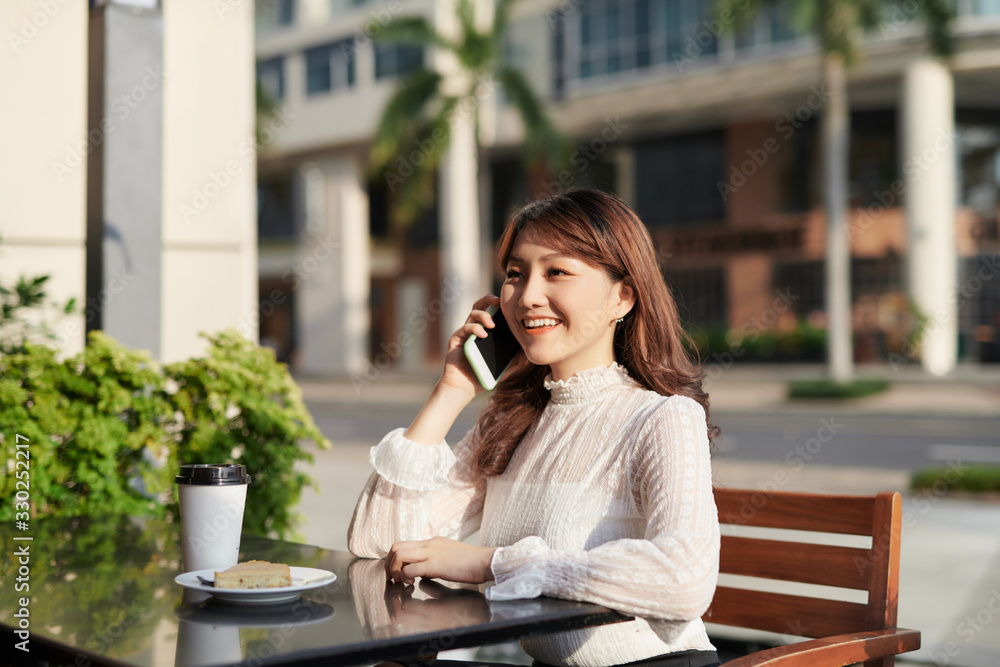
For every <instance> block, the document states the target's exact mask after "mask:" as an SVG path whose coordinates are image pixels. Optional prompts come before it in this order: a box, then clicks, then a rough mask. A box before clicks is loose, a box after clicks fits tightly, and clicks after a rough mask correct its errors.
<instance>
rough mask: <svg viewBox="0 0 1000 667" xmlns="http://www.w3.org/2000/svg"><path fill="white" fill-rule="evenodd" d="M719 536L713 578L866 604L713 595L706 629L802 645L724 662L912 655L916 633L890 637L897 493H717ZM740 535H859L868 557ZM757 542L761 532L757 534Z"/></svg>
mask: <svg viewBox="0 0 1000 667" xmlns="http://www.w3.org/2000/svg"><path fill="white" fill-rule="evenodd" d="M715 501H716V504H717V505H718V508H719V522H720V523H721V524H723V525H727V524H728V525H730V526H734V527H735V528H733V529H731V530H726V529H725V528H724V529H723V537H722V552H721V556H720V572H722V573H727V574H734V575H746V576H750V577H760V578H764V579H770V580H780V581H786V582H802V583H807V584H823V585H826V586H837V587H841V588H848V589H855V590H861V591H867V594H868V597H867V600H868V601H867V604H862V603H857V602H843V601H838V600H830V599H826V598H822V597H809V596H805V595H790V594H787V593H777V592H761V591H756V590H747V589H743V588H735V587H730V586H722V585H721V584H720V586H719V588H718V589H717V590H716V593H715V598H714V600H713V602H712V606H711V607H710V608H709V610H708V612H707V613H706V614H705V616H704V617H703V618H704V620H705V621H706V622H708V623H717V624H720V625H726V626H735V627H740V628H750V629H754V630H766V631H769V632H777V633H782V634H784V635H794V636H797V637H805V638H809V640H808V641H802V642H798V643H794V644H789V645H787V646H779V647H777V648H771V649H767V650H764V651H758V652H756V653H752V654H750V655H747V656H744V657H742V658H738V659H736V660H732V661H729V662H726V663H725V664H726V665H727V666H728V667H750V666H751V665H753V666H754V667H757V666H761V665H768V666H770V665H775V666H777V665H783V666H788V665H823V666H826V665H850V664H853V663H858V662H864V664H865V666H866V667H891V666H892V665H893V664H894V661H895V658H894V656H895V655H898V654H900V653H906V652H908V651H914V650H916V649H918V648H920V633H919V632H918V631H916V630H905V629H900V628H897V627H896V606H897V603H898V594H899V548H900V547H899V537H900V530H901V527H902V510H901V508H900V504H901V500H900V496H899V494H898V493H895V492H883V493H879V494H878V495H876V496H837V495H819V494H809V493H789V492H766V491H754V490H735V489H716V491H715ZM744 526H756V527H762V528H780V529H786V530H796V531H810V532H822V533H837V534H841V535H865V536H870V537H871V538H872V541H871V547H870V548H858V547H852V546H827V545H818V544H812V543H806V542H802V541H795V537H797V536H793V537H792V538H790V539H788V540H783V539H782V540H775V539H761V538H759V537H751V536H746V533H750V532H751V531H749V530H741V528H742V527H744ZM757 532H760V531H757Z"/></svg>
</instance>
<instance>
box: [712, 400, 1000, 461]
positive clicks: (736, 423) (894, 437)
mask: <svg viewBox="0 0 1000 667" xmlns="http://www.w3.org/2000/svg"><path fill="white" fill-rule="evenodd" d="M715 421H716V423H718V425H719V426H720V427H721V428H722V437H721V438H720V439H719V441H718V453H717V456H718V457H719V458H720V459H741V460H748V461H773V462H780V461H786V460H804V461H805V462H808V463H810V464H816V465H849V466H859V467H868V468H891V469H902V470H916V469H918V468H924V467H929V466H941V465H947V464H948V463H950V462H961V463H963V464H967V463H994V464H1000V417H985V416H982V417H973V416H965V417H944V416H933V417H920V416H899V415H872V414H857V413H855V414H852V413H849V412H846V413H845V412H826V413H822V412H816V413H808V414H806V413H796V414H787V413H784V414H782V413H764V414H725V413H722V414H719V415H716V416H715Z"/></svg>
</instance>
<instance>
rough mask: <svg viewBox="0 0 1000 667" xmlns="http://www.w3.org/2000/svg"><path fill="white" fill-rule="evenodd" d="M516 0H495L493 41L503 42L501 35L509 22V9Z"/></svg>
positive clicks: (504, 32) (505, 30)
mask: <svg viewBox="0 0 1000 667" xmlns="http://www.w3.org/2000/svg"><path fill="white" fill-rule="evenodd" d="M515 2H518V0H497V3H496V7H495V8H494V10H493V41H495V42H497V43H498V44H502V43H503V36H504V34H506V32H507V26H508V25H509V24H510V10H511V9H512V8H513V6H514V3H515Z"/></svg>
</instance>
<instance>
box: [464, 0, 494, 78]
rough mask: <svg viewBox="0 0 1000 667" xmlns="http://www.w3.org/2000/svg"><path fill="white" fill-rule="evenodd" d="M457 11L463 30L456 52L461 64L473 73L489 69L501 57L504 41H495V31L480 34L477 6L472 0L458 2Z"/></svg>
mask: <svg viewBox="0 0 1000 667" xmlns="http://www.w3.org/2000/svg"><path fill="white" fill-rule="evenodd" d="M456 11H457V13H458V18H459V24H460V26H461V30H462V34H461V37H460V38H459V42H458V45H457V48H456V50H455V54H456V55H457V56H458V60H459V62H460V63H461V64H462V67H464V68H465V69H466V70H469V71H471V72H483V71H485V70H487V69H489V67H490V65H491V63H494V62H496V59H497V57H498V56H499V53H500V45H501V44H502V41H497V40H496V39H494V32H493V30H488V31H485V32H480V30H479V28H478V27H477V26H476V12H475V5H474V4H473V3H472V2H471V1H470V0H458V5H457V8H456ZM501 39H502V38H501Z"/></svg>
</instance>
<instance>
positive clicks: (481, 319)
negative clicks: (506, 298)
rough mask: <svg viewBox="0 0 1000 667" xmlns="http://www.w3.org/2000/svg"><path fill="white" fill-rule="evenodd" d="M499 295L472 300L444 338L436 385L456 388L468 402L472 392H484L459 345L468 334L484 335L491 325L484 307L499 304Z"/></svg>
mask: <svg viewBox="0 0 1000 667" xmlns="http://www.w3.org/2000/svg"><path fill="white" fill-rule="evenodd" d="M499 305H500V297H498V296H493V295H492V294H490V295H487V296H484V297H483V298H481V299H479V300H478V301H476V302H475V303H474V304H473V306H472V312H471V313H469V317H468V318H467V319H466V320H465V324H463V325H462V326H461V328H459V329H458V331H456V332H455V333H453V334H452V335H451V338H449V339H448V349H447V352H446V353H445V358H444V372H442V374H441V379H440V380H439V381H438V384H439V385H441V386H443V387H444V388H447V389H452V390H457V391H459V392H462V393H464V394H467V395H468V396H469V400H470V401H471V400H472V399H473V398H474V397H475V396H476V395H478V394H480V393H481V392H483V391H485V390H484V388H483V386H482V385H481V384H480V383H479V380H478V379H477V378H476V374H475V373H474V372H473V370H472V366H471V365H470V364H469V361H468V359H466V357H465V352H464V350H463V346H464V345H465V341H467V340H468V339H469V338H470V337H472V336H476V337H478V338H485V337H486V336H487V335H488V333H489V330H490V329H492V328H494V326H495V324H494V322H493V318H492V317H491V316H490V314H489V313H488V312H486V309H487V308H488V307H490V306H499Z"/></svg>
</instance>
